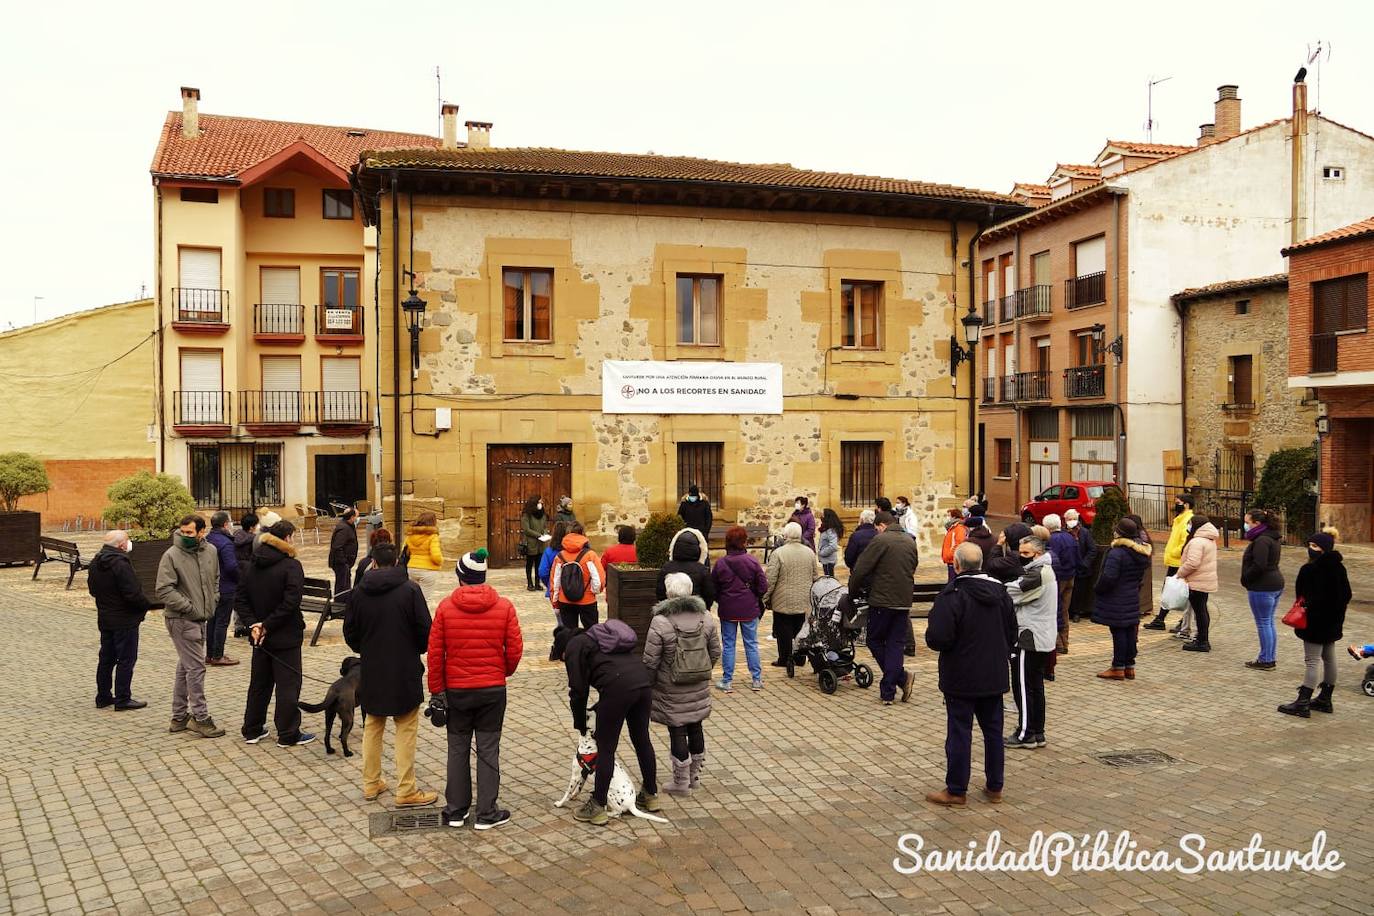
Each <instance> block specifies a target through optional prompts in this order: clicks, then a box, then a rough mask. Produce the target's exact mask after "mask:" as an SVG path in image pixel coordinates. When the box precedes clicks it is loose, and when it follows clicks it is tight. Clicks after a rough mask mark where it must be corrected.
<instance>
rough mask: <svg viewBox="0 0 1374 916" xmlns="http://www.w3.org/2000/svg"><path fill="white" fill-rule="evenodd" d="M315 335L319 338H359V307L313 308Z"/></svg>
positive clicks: (361, 316) (361, 313)
mask: <svg viewBox="0 0 1374 916" xmlns="http://www.w3.org/2000/svg"><path fill="white" fill-rule="evenodd" d="M315 334H316V335H318V336H320V337H361V336H362V334H363V310H362V308H361V306H356V305H352V306H347V305H317V306H315Z"/></svg>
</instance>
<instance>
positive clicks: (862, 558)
mask: <svg viewBox="0 0 1374 916" xmlns="http://www.w3.org/2000/svg"><path fill="white" fill-rule="evenodd" d="M874 524H876V525H877V526H878V532H879V534H878V536H877V537H875V538H874V539H873V540H872V541H871V542H870V543H869V545H868V546H867V547H865V548H864V552H863V553H861V554H859V560H858V562H857V563H855V564H854V568H853V570H851V571H850V573H849V595H850V597H851V598H855V599H860V600H866V601H868V648H869V651H871V652H872V653H873V658H874V660H876V661H877V662H878V667H879V668H881V669H882V671H883V679H882V680H881V681H880V682H879V683H878V696H879V698H880V699H881V700H882V701H883V704H884V705H885V706H891V705H892V701H893V700H894V699H896V697H897V688H899V687H900V688H901V690H902V702H903V703H905V702H906V701H907V700H910V699H911V688H912V686H913V683H914V681H913V680H912V676H911V672H910V671H907V670H906V669H905V668H903V667H902V651H903V649H905V647H906V631H907V627H909V626H910V625H911V595H912V585H913V583H914V582H915V581H916V565H917V556H916V542H915V541H913V540H912V539H911V537H910V536H909V535H907V533H906V532H905V531H903V530H902V527H901V525H899V524H897V519H896V518H895V517H894V516H893V515H892V513H891V512H888V511H886V510H884V511H882V512H879V513H878V515H877V517H876V518H875V519H874Z"/></svg>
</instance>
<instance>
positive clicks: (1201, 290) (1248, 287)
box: [1169, 273, 1288, 302]
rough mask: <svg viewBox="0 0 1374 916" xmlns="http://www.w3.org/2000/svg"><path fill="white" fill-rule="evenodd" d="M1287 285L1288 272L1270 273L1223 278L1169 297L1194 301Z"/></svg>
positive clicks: (1176, 300) (1175, 299) (1182, 300)
mask: <svg viewBox="0 0 1374 916" xmlns="http://www.w3.org/2000/svg"><path fill="white" fill-rule="evenodd" d="M1287 285H1288V274H1286V273H1283V274H1270V275H1269V276H1267V277H1252V278H1250V279H1246V280H1223V281H1221V282H1220V283H1210V284H1208V285H1207V286H1195V287H1191V288H1189V289H1185V290H1181V291H1179V292H1177V293H1174V294H1173V295H1172V296H1170V297H1169V298H1170V299H1172V300H1173V301H1174V302H1194V301H1197V300H1199V299H1211V298H1215V297H1219V296H1230V295H1232V294H1234V293H1244V292H1253V291H1255V290H1261V289H1276V288H1278V287H1286V286H1287Z"/></svg>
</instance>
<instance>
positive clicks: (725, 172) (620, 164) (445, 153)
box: [362, 147, 1018, 204]
mask: <svg viewBox="0 0 1374 916" xmlns="http://www.w3.org/2000/svg"><path fill="white" fill-rule="evenodd" d="M368 149H369V151H368V152H366V153H364V154H363V156H362V164H363V167H364V168H368V169H386V168H410V169H434V170H441V171H452V172H465V171H466V172H509V173H517V174H530V175H543V174H547V175H558V176H579V177H595V178H620V179H627V180H636V179H639V180H650V181H653V180H658V181H687V182H703V183H721V184H735V185H754V186H768V187H775V188H780V189H795V190H826V191H859V192H875V193H883V194H896V195H912V196H918V197H933V198H944V199H954V200H966V201H978V202H984V201H985V202H989V203H998V204H1015V203H1018V202H1017V201H1016V200H1015V199H1014V198H1012V197H1010V196H1009V195H1006V194H997V193H994V192H992V191H979V190H975V189H971V188H961V187H957V186H954V185H945V184H934V183H932V182H927V181H910V180H906V179H901V178H881V177H877V176H873V175H851V174H847V173H843V172H817V171H811V170H809V169H798V168H794V167H792V166H790V165H779V164H769V165H757V164H749V163H741V162H721V161H717V160H714V159H696V158H692V157H688V156H658V155H651V154H639V153H598V152H584V151H580V150H564V149H544V148H521V147H492V148H486V149H451V150H447V149H437V148H434V147H427V148H424V149H390V150H385V149H384V150H378V151H374V150H373V148H372V147H369V148H368Z"/></svg>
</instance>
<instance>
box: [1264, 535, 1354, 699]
mask: <svg viewBox="0 0 1374 916" xmlns="http://www.w3.org/2000/svg"><path fill="white" fill-rule="evenodd" d="M1293 590H1294V591H1295V592H1297V595H1298V600H1299V601H1301V602H1302V603H1303V606H1304V607H1305V608H1306V609H1307V625H1306V626H1304V627H1299V628H1297V629H1295V630H1294V631H1293V633H1294V635H1296V636H1297V637H1298V639H1301V640H1302V654H1303V663H1304V664H1305V665H1306V666H1307V675H1306V676H1305V677H1304V678H1303V681H1302V686H1301V687H1299V688H1298V698H1297V699H1296V700H1294V701H1293V702H1291V703H1285V704H1283V705H1282V706H1280V707H1279V712H1281V713H1283V714H1284V715H1289V716H1299V717H1301V718H1303V719H1306V718H1310V716H1311V714H1312V711H1313V710H1316V711H1317V712H1331V711H1332V706H1331V694H1332V692H1333V691H1334V690H1335V689H1336V643H1338V642H1339V641H1340V639H1341V637H1342V636H1344V635H1345V634H1344V633H1343V632H1342V630H1343V628H1344V626H1345V611H1346V607H1347V606H1349V604H1350V598H1351V592H1350V576H1349V574H1347V573H1346V570H1345V563H1344V558H1343V557H1342V556H1341V554H1340V552H1339V551H1338V550H1336V539H1335V538H1334V537H1332V536H1331V535H1330V534H1327V533H1326V532H1325V531H1319V532H1317V533H1316V534H1313V535H1311V536H1309V537H1308V538H1307V562H1306V563H1304V564H1303V566H1302V569H1300V570H1298V579H1297V582H1295V583H1294V585H1293ZM1319 666H1320V667H1321V669H1322V678H1321V681H1320V682H1318V680H1317V668H1318V667H1319ZM1314 689H1319V693H1318V694H1317V696H1315V697H1314V696H1312V691H1313V690H1314Z"/></svg>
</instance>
